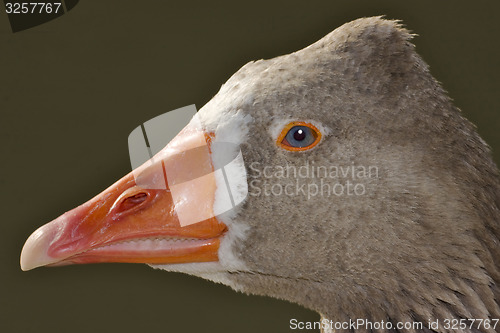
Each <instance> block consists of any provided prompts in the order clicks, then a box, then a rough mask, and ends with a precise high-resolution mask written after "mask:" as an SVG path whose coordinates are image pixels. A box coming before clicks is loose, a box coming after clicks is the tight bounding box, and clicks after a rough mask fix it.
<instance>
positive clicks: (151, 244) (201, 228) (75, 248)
mask: <svg viewBox="0 0 500 333" xmlns="http://www.w3.org/2000/svg"><path fill="white" fill-rule="evenodd" d="M207 138H209V136H208V135H207V134H206V133H204V132H203V131H201V130H199V129H193V128H191V127H190V125H188V126H187V127H186V128H185V129H184V130H183V131H181V132H180V133H179V134H178V135H177V136H176V137H175V138H174V139H173V140H172V141H171V142H170V143H169V144H168V145H167V146H166V147H165V148H164V149H163V150H162V151H161V152H160V153H158V154H157V155H156V156H155V157H154V159H153V160H152V161H149V162H147V163H146V164H144V165H143V166H141V167H140V168H138V169H137V170H134V172H132V173H130V174H128V175H127V176H125V177H123V178H122V179H120V180H119V181H118V182H116V183H115V184H114V185H112V186H111V187H109V188H108V189H107V190H105V191H104V192H102V193H101V194H99V195H97V196H96V197H95V198H93V199H92V200H90V201H88V202H87V203H85V204H83V205H81V206H79V207H77V208H75V209H73V210H71V211H69V212H67V213H65V214H63V215H62V216H60V217H58V218H57V219H55V220H54V221H52V222H50V223H48V224H46V225H44V226H42V227H40V228H39V229H37V230H36V231H35V232H34V233H33V234H32V235H31V236H30V237H29V238H28V240H27V241H26V243H25V245H24V247H23V250H22V253H21V269H22V270H25V271H26V270H30V269H33V268H35V267H39V266H45V265H50V266H59V265H67V264H85V263H99V262H129V263H150V264H168V263H186V262H206V261H217V260H218V255H217V253H218V249H219V243H220V238H221V237H222V235H223V234H224V232H225V230H226V226H225V225H224V224H223V223H221V222H219V221H218V220H217V219H216V217H215V216H214V214H213V203H214V197H215V189H216V184H215V177H214V176H213V164H212V161H211V153H210V140H207ZM193 179H194V182H193V181H192V180H193ZM173 188H175V190H173Z"/></svg>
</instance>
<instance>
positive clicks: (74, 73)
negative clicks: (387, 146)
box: [0, 0, 500, 333]
mask: <svg viewBox="0 0 500 333" xmlns="http://www.w3.org/2000/svg"><path fill="white" fill-rule="evenodd" d="M499 13H500V1H494V0H491V1H484V0H475V1H436V0H434V1H421V0H420V1H416V0H415V1H401V0H399V1H398V0H394V1H374V0H369V1H361V0H357V1H352V0H350V1H347V0H343V1H323V2H317V1H304V0H302V1H291V0H290V1H280V2H268V1H252V2H245V3H237V2H236V1H227V2H219V1H203V2H202V1H199V2H192V1H184V2H182V3H174V2H168V1H152V0H147V1H146V0H144V1H126V0H113V1H111V0H100V1H98V0H94V1H90V0H82V1H80V3H79V4H78V5H77V6H76V7H75V8H74V9H73V10H72V11H70V12H69V13H67V14H65V15H63V16H62V17H60V18H58V19H56V20H54V21H51V22H49V23H46V24H44V25H41V26H38V27H35V28H33V29H29V30H26V31H22V32H19V33H15V34H13V33H12V32H11V30H10V27H9V25H8V21H7V15H6V14H5V12H3V11H2V12H0V66H1V68H0V115H1V119H0V126H1V132H0V145H1V151H0V152H1V155H0V156H1V163H0V168H1V169H0V171H1V172H0V187H1V190H2V191H1V201H0V203H1V210H0V213H1V217H0V219H1V223H0V244H1V248H0V258H1V260H0V332H8V333H17V332H23V333H28V332H37V333H44V332H74V333H77V332H87V333H89V332H120V333H125V332H256V331H258V332H260V331H263V332H290V331H291V330H290V329H289V320H290V319H291V318H298V319H299V320H316V319H317V318H318V316H317V315H316V314H315V313H313V312H311V311H308V310H306V309H303V308H301V307H299V306H296V305H293V304H290V303H287V302H283V301H278V300H274V299H270V298H266V297H256V296H247V295H243V294H240V293H236V292H234V291H232V290H230V289H229V288H227V287H224V286H221V285H216V284H214V283H211V282H207V281H204V280H201V279H198V278H194V277H190V276H187V275H182V274H175V273H167V272H162V271H158V270H153V269H151V268H149V267H147V266H146V265H137V264H99V265H87V266H66V267H60V268H39V269H35V270H33V271H29V272H22V271H21V270H20V268H19V254H20V251H21V248H22V245H23V243H24V241H25V239H26V238H27V237H28V236H29V235H30V233H31V232H32V231H34V230H35V228H37V227H38V226H40V225H42V224H44V223H46V222H48V221H50V220H52V219H53V218H55V217H57V216H59V215H60V214H62V213H64V212H65V211H67V210H69V209H71V208H73V207H75V206H77V205H79V204H81V203H83V202H84V201H86V200H88V199H90V198H91V197H92V196H94V195H95V194H97V193H99V192H100V191H101V190H103V189H104V188H106V187H107V186H108V185H110V184H111V183H113V182H114V181H115V180H116V179H118V178H120V177H121V176H122V175H124V174H125V173H127V172H129V171H130V162H129V157H128V149H127V136H128V134H129V132H130V131H131V130H132V129H134V128H135V127H136V126H138V125H139V124H140V123H142V122H144V121H146V120H148V119H150V118H152V117H154V116H157V115H159V114H162V113H164V112H166V111H169V110H173V109H175V108H178V107H181V106H185V105H189V104H193V103H194V104H196V105H197V106H198V108H200V107H201V106H203V104H205V103H206V102H207V101H208V100H209V99H210V98H211V96H213V95H214V94H215V93H216V92H217V91H218V89H219V87H220V85H221V84H222V83H224V82H225V81H226V80H227V79H228V78H229V76H230V75H231V74H232V73H233V72H235V71H236V70H237V69H238V68H239V67H241V66H242V65H244V64H245V63H247V62H248V61H250V60H256V59H260V58H271V57H275V56H278V55H281V54H285V53H290V52H293V51H296V50H298V49H300V48H303V47H305V46H307V45H309V44H311V43H313V42H315V41H316V40H318V39H319V38H321V37H322V36H324V35H325V34H327V33H329V32H330V31H332V30H333V29H335V28H336V27H338V26H340V25H341V24H343V23H345V22H348V21H350V20H352V19H355V18H358V17H362V16H373V15H382V14H383V15H386V16H387V17H388V18H398V19H402V20H403V22H404V23H405V24H406V26H407V27H408V28H409V29H411V30H412V31H413V32H415V33H417V34H418V35H419V36H418V37H416V38H415V39H414V42H415V44H416V45H417V51H418V52H419V53H420V54H421V55H422V56H423V58H424V59H425V60H426V61H427V62H428V63H429V64H430V66H431V71H432V73H433V74H434V76H435V77H437V79H438V80H439V81H441V82H443V84H444V87H445V88H446V89H447V90H448V91H449V93H450V95H451V96H452V97H453V99H454V100H455V102H456V104H457V105H458V106H459V107H460V108H461V109H462V110H463V112H464V113H465V115H466V116H467V117H468V118H469V119H470V120H472V121H473V122H474V123H475V124H476V125H477V126H478V130H479V132H480V134H481V135H482V137H483V138H484V139H485V140H486V141H487V142H488V143H489V144H490V145H491V146H492V148H493V150H494V156H495V160H496V162H497V163H498V162H499V161H500V131H499V129H500V97H499V96H498V90H499V88H500V80H499V77H500V65H499V59H500V43H499V35H498V33H499V32H500V14H499ZM305 223H307V221H305Z"/></svg>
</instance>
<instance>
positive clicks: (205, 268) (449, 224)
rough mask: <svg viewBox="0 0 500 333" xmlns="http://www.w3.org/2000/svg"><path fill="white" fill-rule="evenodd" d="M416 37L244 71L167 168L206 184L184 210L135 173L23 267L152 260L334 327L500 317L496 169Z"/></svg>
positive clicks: (58, 227) (57, 227) (366, 42)
mask: <svg viewBox="0 0 500 333" xmlns="http://www.w3.org/2000/svg"><path fill="white" fill-rule="evenodd" d="M410 40H411V34H410V33H409V32H408V31H407V30H405V29H404V28H402V27H401V26H400V25H399V23H397V22H395V21H389V20H384V19H382V18H379V17H374V18H363V19H359V20H356V21H353V22H350V23H348V24H345V25H343V26H342V27H340V28H338V29H336V30H335V31H333V32H332V33H330V34H328V35H327V36H325V37H324V38H322V39H321V40H319V41H318V42H316V43H314V44H312V45H310V46H308V47H306V48H305V49H302V50H300V51H297V52H294V53H292V54H288V55H284V56H280V57H277V58H274V59H270V60H259V61H255V62H250V63H248V64H246V65H245V66H243V67H242V68H241V69H240V70H239V71H238V72H237V73H235V74H234V75H233V76H232V77H231V78H230V79H229V80H228V81H227V82H226V83H225V84H224V85H223V86H222V87H221V89H220V91H219V92H218V94H217V95H216V96H215V97H214V98H213V99H212V100H211V101H209V102H208V103H207V104H206V105H205V106H204V107H203V108H202V109H201V110H200V111H199V112H198V114H197V115H196V116H195V119H193V121H191V123H190V124H189V125H188V126H187V127H186V128H185V129H184V130H183V131H182V132H181V133H180V134H179V135H178V136H177V137H176V138H175V139H174V140H173V141H172V142H171V143H170V144H169V145H168V146H167V147H166V148H165V149H164V150H162V151H161V152H160V153H159V155H158V156H159V157H160V158H157V161H161V160H163V161H167V160H169V159H172V160H173V161H174V162H173V165H174V167H173V168H172V170H174V171H172V172H174V173H178V174H183V173H186V172H192V173H195V174H198V175H204V177H202V178H204V180H203V181H201V182H200V183H197V184H196V185H195V186H191V187H189V188H188V189H184V190H182V191H181V195H180V197H181V199H182V200H180V199H179V200H177V199H176V198H175V196H174V195H173V190H172V186H173V185H172V183H171V181H172V180H174V178H175V177H172V176H171V174H170V173H169V172H165V165H163V167H160V163H159V162H156V163H150V164H148V165H145V166H143V167H141V168H140V170H139V174H141V175H142V177H143V178H144V179H147V180H146V182H150V183H155V182H157V181H158V179H160V180H161V179H163V178H162V177H157V176H158V175H162V174H163V172H165V173H166V178H167V179H168V185H167V187H169V188H170V190H172V194H171V191H170V190H169V189H168V188H167V190H165V189H163V190H161V189H152V187H154V186H150V187H148V186H143V185H141V184H140V182H139V181H138V180H137V177H134V174H129V175H127V176H125V177H124V178H122V179H121V180H120V181H118V182H117V183H116V184H114V185H113V186H111V187H110V188H109V189H108V190H106V191H104V192H103V193H101V194H100V195H98V196H97V197H95V198H94V199H92V200H91V201H89V202H88V203H86V204H84V205H82V206H80V207H77V208H75V209H74V210H73V211H70V212H68V213H66V214H64V215H62V216H61V217H59V218H58V219H56V220H55V221H53V222H51V223H49V224H47V225H45V226H42V227H41V228H39V229H38V230H37V231H35V232H34V233H33V234H32V236H30V238H29V239H28V240H27V242H26V244H25V246H24V248H23V252H22V255H21V266H22V268H23V269H24V270H27V269H31V268H34V267H38V266H43V265H61V264H69V263H89V262H110V261H114V262H142V263H148V264H150V265H151V266H153V267H155V268H160V269H164V270H169V271H179V272H185V273H188V274H193V275H197V276H200V277H203V278H206V279H210V280H212V281H215V282H219V283H223V284H226V285H228V286H231V287H232V288H234V289H236V290H239V291H243V292H246V293H252V294H259V295H267V296H272V297H276V298H280V299H285V300H288V301H291V302H295V303H299V304H301V305H303V306H305V307H308V308H310V309H313V310H315V311H317V312H319V313H320V314H321V315H322V316H323V317H325V318H329V319H332V320H335V321H347V320H349V319H354V320H355V319H357V318H368V319H371V320H373V321H382V320H384V321H390V322H394V323H395V322H417V321H420V322H423V323H428V322H429V321H431V320H438V319H441V320H442V319H446V318H478V319H493V318H499V317H500V309H499V299H500V289H499V288H500V287H499V283H500V272H499V269H500V246H499V237H500V225H499V224H498V220H499V217H500V212H499V206H500V186H499V177H498V170H497V167H496V165H495V164H494V162H493V161H492V159H491V156H490V151H489V148H488V146H487V145H486V144H485V143H484V142H483V141H482V139H481V138H480V137H479V135H478V134H477V132H476V130H475V128H474V126H473V125H472V124H471V123H469V122H468V121H467V120H466V119H464V118H463V117H462V116H461V114H460V111H459V110H458V109H457V108H456V107H454V106H453V104H452V102H451V101H450V99H449V98H448V97H447V96H446V94H445V92H444V91H443V89H442V88H441V86H440V85H439V83H438V82H437V81H436V80H435V79H434V78H433V77H432V76H431V74H430V73H429V70H428V66H427V65H426V64H425V63H424V62H423V60H422V59H421V58H420V57H419V56H418V55H417V53H416V52H415V50H414V46H413V44H412V43H411V42H410ZM207 138H208V139H207ZM200 142H201V143H200ZM218 143H231V145H229V146H228V145H223V144H222V145H218ZM200 147H201V150H199V151H198V150H197V151H198V153H195V154H191V153H190V154H188V155H190V156H191V157H192V158H193V159H192V160H189V159H186V160H184V162H182V161H183V159H179V160H176V158H175V157H172V156H181V155H182V156H184V152H186V151H188V150H190V151H192V150H193V148H200ZM224 147H225V148H224ZM228 147H229V148H228ZM234 156H239V158H236V159H234V160H233V157H234ZM228 160H233V162H234V163H233V164H231V165H229V164H227V161H228ZM189 161H190V162H189ZM177 162H179V163H178V164H179V165H176V164H175V163H177ZM181 162H182V163H181ZM200 165H201V166H200ZM167 169H168V168H167ZM201 169H204V170H205V171H200V170H201ZM219 169H224V170H225V172H219V173H216V172H212V173H211V171H212V170H219ZM186 170H187V171H186ZM207 170H208V171H207ZM167 171H168V170H167ZM136 175H137V172H136ZM179 177H181V178H182V176H179ZM191 178H194V177H193V176H191ZM228 188H230V189H231V196H228V194H227V191H228ZM228 201H231V207H232V208H231V209H220V207H223V206H225V205H226V206H227V205H228ZM184 204H185V206H184V209H182V207H183V206H182V205H184ZM200 211H201V212H202V213H199V216H196V217H193V216H191V215H190V214H194V215H196V214H198V213H197V212H200ZM193 212H194V213H193ZM217 212H220V213H217ZM186 216H187V217H186ZM189 216H191V217H189ZM182 221H184V222H182ZM186 221H187V222H186ZM200 221H201V222H200ZM195 222H196V223H195ZM151 238H153V239H151ZM499 326H500V325H499ZM498 329H499V328H497V331H498ZM478 330H479V331H485V332H486V331H490V332H494V331H495V330H494V329H493V328H491V327H490V328H485V327H479V328H478ZM401 331H405V329H401ZM407 331H411V330H407Z"/></svg>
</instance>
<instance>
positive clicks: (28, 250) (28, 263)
mask: <svg viewBox="0 0 500 333" xmlns="http://www.w3.org/2000/svg"><path fill="white" fill-rule="evenodd" d="M47 231H48V230H47V228H46V227H45V226H44V227H41V228H38V229H37V230H35V232H33V233H32V234H31V236H29V237H28V239H27V240H26V243H24V246H23V249H22V250H21V258H20V265H21V269H22V270H23V271H29V270H31V269H33V268H37V267H40V266H45V265H48V264H51V263H54V262H56V261H57V260H56V259H54V258H52V257H50V256H49V255H48V253H47V252H48V248H49V245H50V244H49V242H48V240H49V238H48V237H47Z"/></svg>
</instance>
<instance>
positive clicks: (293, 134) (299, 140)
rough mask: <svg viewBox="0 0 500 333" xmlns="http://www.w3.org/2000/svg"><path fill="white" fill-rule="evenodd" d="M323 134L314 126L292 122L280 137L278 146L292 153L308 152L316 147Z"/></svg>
mask: <svg viewBox="0 0 500 333" xmlns="http://www.w3.org/2000/svg"><path fill="white" fill-rule="evenodd" d="M320 139H321V132H320V131H319V130H318V129H317V128H316V127H315V126H314V125H312V124H309V123H304V122H292V123H290V124H288V125H287V126H285V128H284V129H283V130H282V131H281V134H280V136H279V137H278V140H277V141H278V145H279V146H281V147H282V148H284V149H287V150H291V151H300V150H308V149H311V148H312V147H314V146H316V145H317V144H318V143H319V141H320Z"/></svg>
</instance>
